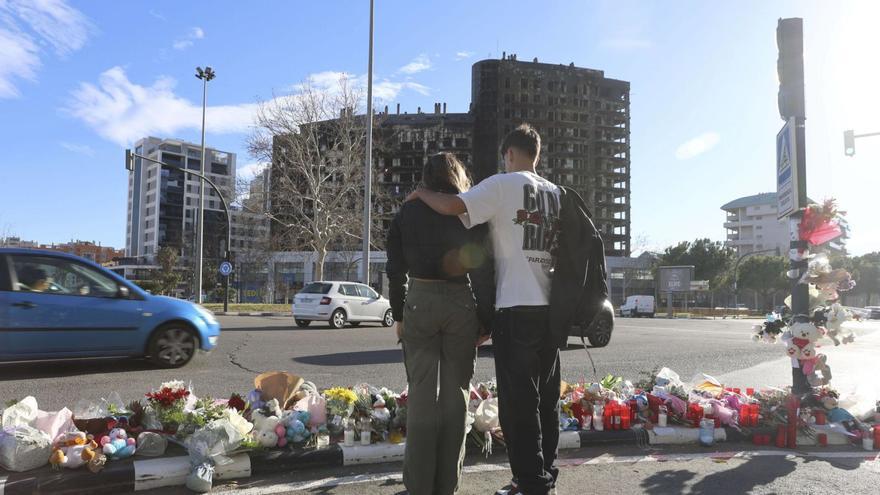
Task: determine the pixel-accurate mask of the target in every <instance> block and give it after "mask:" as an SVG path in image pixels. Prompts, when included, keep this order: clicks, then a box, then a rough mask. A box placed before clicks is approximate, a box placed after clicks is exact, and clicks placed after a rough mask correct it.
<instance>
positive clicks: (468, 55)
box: [455, 51, 474, 60]
mask: <svg viewBox="0 0 880 495" xmlns="http://www.w3.org/2000/svg"><path fill="white" fill-rule="evenodd" d="M473 56H474V52H466V51H461V52H455V60H464V59H466V58H471V57H473Z"/></svg>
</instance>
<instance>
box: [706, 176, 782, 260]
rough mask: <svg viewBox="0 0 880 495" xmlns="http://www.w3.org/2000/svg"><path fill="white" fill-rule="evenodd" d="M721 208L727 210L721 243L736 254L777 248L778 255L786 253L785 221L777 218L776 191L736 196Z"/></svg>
mask: <svg viewBox="0 0 880 495" xmlns="http://www.w3.org/2000/svg"><path fill="white" fill-rule="evenodd" d="M721 209H722V210H724V211H725V212H727V218H725V220H724V228H725V229H726V230H727V237H726V239H725V241H724V245H725V246H729V247H731V248H734V249H736V253H737V255H738V256H741V255H743V254H746V253H751V252H754V251H764V250H769V249H776V248H778V249H779V254H781V255H785V253H787V252H788V244H789V233H788V222H787V221H786V220H784V219H783V220H779V219H777V218H776V216H777V213H776V212H777V211H778V210H777V201H776V193H775V192H769V193H761V194H756V195H754V196H746V197H743V198H739V199H735V200H733V201H731V202H729V203H727V204H725V205H724V206H722V207H721ZM768 254H773V253H768Z"/></svg>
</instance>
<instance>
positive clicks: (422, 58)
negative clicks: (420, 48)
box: [398, 53, 431, 74]
mask: <svg viewBox="0 0 880 495" xmlns="http://www.w3.org/2000/svg"><path fill="white" fill-rule="evenodd" d="M430 68H431V59H429V58H428V56H427V55H426V54H424V53H423V54H421V55H419V56H418V57H416V58H414V59H413V61H412V62H410V63H408V64H406V65H404V66H403V67H401V68H400V69H398V72H402V73H404V74H416V73H419V72H422V71H426V70H428V69H430Z"/></svg>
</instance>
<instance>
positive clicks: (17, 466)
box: [0, 401, 52, 472]
mask: <svg viewBox="0 0 880 495" xmlns="http://www.w3.org/2000/svg"><path fill="white" fill-rule="evenodd" d="M35 402H36V401H35ZM51 455H52V441H51V440H49V436H48V435H46V434H45V433H43V432H42V431H40V430H38V429H36V428H33V427H31V426H28V425H19V426H15V427H9V428H3V429H0V467H2V468H3V469H6V470H8V471H18V472H21V471H29V470H31V469H36V468H38V467H40V466H44V465H46V464H48V463H49V457H50V456H51Z"/></svg>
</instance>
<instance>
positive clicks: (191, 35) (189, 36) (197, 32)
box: [171, 26, 205, 50]
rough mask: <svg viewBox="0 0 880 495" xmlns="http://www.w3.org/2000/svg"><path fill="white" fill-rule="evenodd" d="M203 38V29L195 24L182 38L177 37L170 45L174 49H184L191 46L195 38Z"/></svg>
mask: <svg viewBox="0 0 880 495" xmlns="http://www.w3.org/2000/svg"><path fill="white" fill-rule="evenodd" d="M204 38H205V30H204V29H202V28H200V27H198V26H196V27H194V28H191V29H190V30H189V31H188V32H187V33H186V35H185V36H184V37H183V38H179V39H176V40H174V43H172V44H171V46H172V47H173V48H174V49H175V50H186V49H187V48H189V47H191V46H193V43H194V41H195V40H201V39H204Z"/></svg>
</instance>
